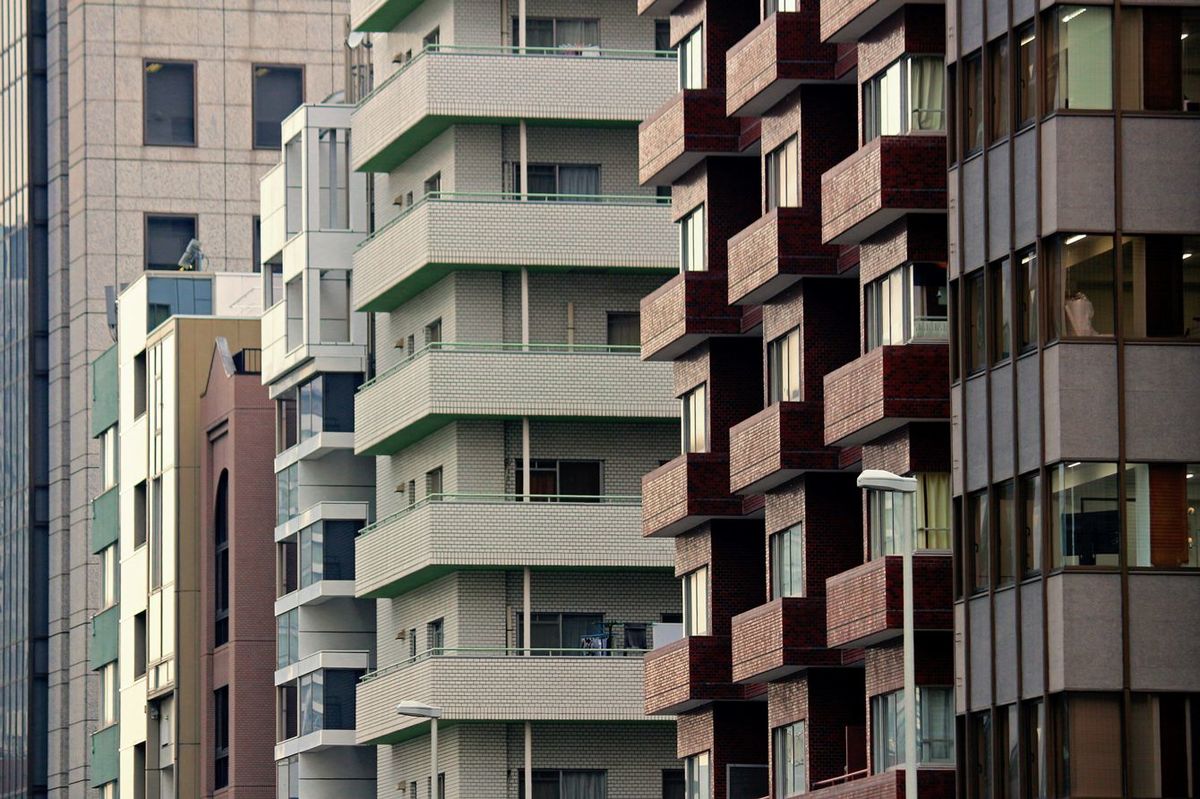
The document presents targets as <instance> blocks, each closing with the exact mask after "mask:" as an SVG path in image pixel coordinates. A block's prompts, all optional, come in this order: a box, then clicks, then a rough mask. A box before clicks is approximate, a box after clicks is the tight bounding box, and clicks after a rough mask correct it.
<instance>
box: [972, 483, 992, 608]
mask: <svg viewBox="0 0 1200 799" xmlns="http://www.w3.org/2000/svg"><path fill="white" fill-rule="evenodd" d="M990 527H991V525H990V523H989V520H988V496H987V492H986V491H979V492H976V493H974V494H971V495H969V496H968V497H967V545H968V546H969V547H970V552H968V553H967V555H968V565H969V566H970V569H971V582H970V585H971V590H972V591H973V592H975V593H979V592H981V591H987V590H988V586H989V585H991V575H990V572H989V570H990V568H991V530H990Z"/></svg>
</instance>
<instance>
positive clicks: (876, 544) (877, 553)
mask: <svg viewBox="0 0 1200 799" xmlns="http://www.w3.org/2000/svg"><path fill="white" fill-rule="evenodd" d="M867 517H868V525H869V527H870V530H869V533H870V539H871V540H870V543H871V559H872V560H874V559H875V558H881V557H884V556H885V555H900V554H903V552H904V547H905V542H906V541H907V540H908V539H909V537H910V536H911V529H912V518H913V517H912V504H911V501H910V499H909V495H908V494H904V493H901V492H898V491H875V490H870V491H868V492H867Z"/></svg>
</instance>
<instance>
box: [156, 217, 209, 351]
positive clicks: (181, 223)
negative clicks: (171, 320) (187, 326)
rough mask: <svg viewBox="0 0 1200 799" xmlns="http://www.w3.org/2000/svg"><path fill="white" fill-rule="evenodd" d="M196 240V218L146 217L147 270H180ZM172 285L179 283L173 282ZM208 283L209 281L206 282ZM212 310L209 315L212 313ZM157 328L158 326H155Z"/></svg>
mask: <svg viewBox="0 0 1200 799" xmlns="http://www.w3.org/2000/svg"><path fill="white" fill-rule="evenodd" d="M194 238H196V217H194V216H150V215H147V216H146V250H145V253H146V268H147V269H169V270H172V271H175V270H178V269H179V258H180V256H182V255H183V251H184V250H186V249H187V246H188V243H190V242H191V240H192V239H194ZM171 282H172V284H174V283H177V282H179V281H171ZM204 282H207V281H204ZM211 312H212V311H211V309H210V310H209V313H211ZM155 326H156V327H157V325H155Z"/></svg>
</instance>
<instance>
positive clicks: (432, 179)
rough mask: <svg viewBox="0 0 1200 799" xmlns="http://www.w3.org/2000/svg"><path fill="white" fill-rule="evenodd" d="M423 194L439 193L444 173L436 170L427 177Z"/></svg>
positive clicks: (423, 186)
mask: <svg viewBox="0 0 1200 799" xmlns="http://www.w3.org/2000/svg"><path fill="white" fill-rule="evenodd" d="M421 189H422V191H421V193H422V194H425V195H429V194H438V193H439V192H441V190H442V173H441V172H434V173H433V174H432V175H430V176H429V177H427V178H425V183H424V184H423V185H422V187H421Z"/></svg>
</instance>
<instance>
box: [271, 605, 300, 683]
mask: <svg viewBox="0 0 1200 799" xmlns="http://www.w3.org/2000/svg"><path fill="white" fill-rule="evenodd" d="M299 659H300V610H299V608H293V609H292V610H289V611H288V612H287V613H283V614H281V615H279V616H276V617H275V668H276V669H282V668H285V667H287V666H290V665H291V664H293V663H295V662H296V661H297V660H299Z"/></svg>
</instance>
